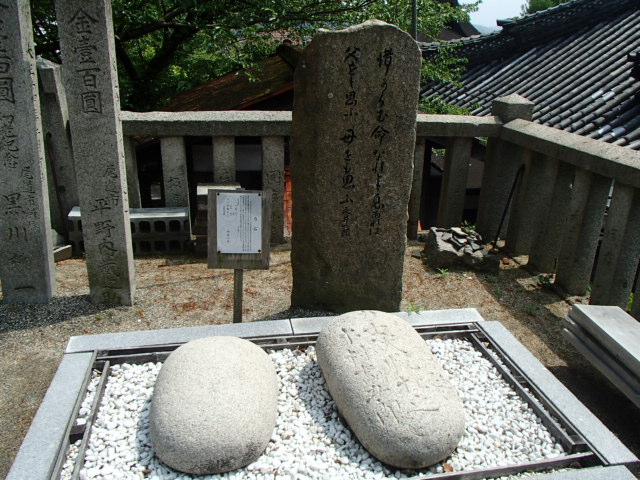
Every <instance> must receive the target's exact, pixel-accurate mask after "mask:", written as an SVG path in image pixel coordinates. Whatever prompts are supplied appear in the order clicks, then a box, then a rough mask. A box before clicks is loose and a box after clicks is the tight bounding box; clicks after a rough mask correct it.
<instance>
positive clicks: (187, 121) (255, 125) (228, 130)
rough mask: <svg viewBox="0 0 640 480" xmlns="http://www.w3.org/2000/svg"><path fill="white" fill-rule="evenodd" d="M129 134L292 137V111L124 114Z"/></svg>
mask: <svg viewBox="0 0 640 480" xmlns="http://www.w3.org/2000/svg"><path fill="white" fill-rule="evenodd" d="M121 118H122V128H123V129H124V134H125V135H132V136H135V135H151V136H154V137H162V136H170V135H182V136H185V135H201V136H209V135H217V136H234V137H239V136H250V137H263V136H271V135H274V136H288V135H291V112H274V111H266V112H264V111H228V112H146V113H138V112H122V113H121Z"/></svg>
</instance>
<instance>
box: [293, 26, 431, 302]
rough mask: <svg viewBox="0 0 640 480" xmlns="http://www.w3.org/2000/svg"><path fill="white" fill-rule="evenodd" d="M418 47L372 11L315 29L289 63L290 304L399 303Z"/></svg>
mask: <svg viewBox="0 0 640 480" xmlns="http://www.w3.org/2000/svg"><path fill="white" fill-rule="evenodd" d="M419 78H420V51H419V49H418V47H417V45H416V43H415V41H414V40H413V39H412V38H411V37H410V36H409V35H408V34H407V33H405V32H402V31H401V30H399V29H398V28H396V27H395V26H393V25H389V24H387V23H384V22H381V21H378V20H371V21H368V22H365V23H363V24H361V25H357V26H354V27H351V28H348V29H346V30H342V31H336V32H333V31H320V33H319V34H318V35H317V36H316V38H314V40H313V41H312V42H311V44H310V45H309V46H308V47H307V48H306V49H305V50H304V52H303V54H302V58H301V61H300V63H299V67H298V68H297V69H296V78H295V91H296V98H295V103H294V108H293V127H292V162H291V175H292V181H293V236H292V254H291V256H292V268H293V292H292V304H293V305H294V306H303V307H310V308H324V309H329V310H333V311H337V312H345V311H350V310H358V309H364V308H370V309H377V310H386V311H397V310H399V308H400V300H401V295H402V270H403V262H404V253H405V247H406V230H407V218H408V213H407V208H408V201H409V191H410V188H411V181H412V171H413V152H414V148H415V136H416V130H415V123H416V111H417V102H418V91H419Z"/></svg>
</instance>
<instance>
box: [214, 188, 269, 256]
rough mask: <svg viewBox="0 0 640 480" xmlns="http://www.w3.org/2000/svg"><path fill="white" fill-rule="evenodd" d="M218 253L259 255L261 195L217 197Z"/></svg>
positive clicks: (223, 195) (221, 193)
mask: <svg viewBox="0 0 640 480" xmlns="http://www.w3.org/2000/svg"><path fill="white" fill-rule="evenodd" d="M216 196H217V199H216V210H217V212H216V213H217V219H218V225H217V231H216V234H217V241H218V252H219V253H260V252H261V251H262V193H248V192H239V193H223V192H217V193H216Z"/></svg>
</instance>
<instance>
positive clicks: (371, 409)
mask: <svg viewBox="0 0 640 480" xmlns="http://www.w3.org/2000/svg"><path fill="white" fill-rule="evenodd" d="M316 355H317V358H318V365H320V368H321V370H322V374H323V375H324V378H325V380H326V382H327V387H328V388H329V392H330V393H331V396H332V397H333V400H334V401H335V402H336V405H337V407H338V410H339V411H340V413H341V414H342V415H343V416H344V418H345V420H346V421H347V423H348V424H349V427H350V428H351V430H352V431H353V433H355V435H356V436H357V437H358V440H360V442H361V443H362V445H363V446H364V447H365V448H366V449H367V450H368V451H369V453H371V454H372V455H373V456H375V457H376V458H378V459H379V460H381V461H383V462H385V463H388V464H390V465H393V466H396V467H399V468H414V469H416V468H423V467H427V466H429V465H433V464H434V463H437V462H438V461H440V460H443V459H444V458H446V457H447V456H448V455H449V454H450V453H451V452H452V451H453V450H454V449H455V448H456V446H457V445H458V443H459V442H460V439H461V438H462V435H463V434H464V410H463V406H462V402H461V401H460V399H459V397H458V394H457V392H456V391H455V390H454V388H453V386H452V385H451V383H450V382H449V379H448V378H447V374H446V373H445V371H444V370H443V368H442V366H441V365H440V364H439V363H438V360H436V358H435V357H434V356H433V354H432V353H431V351H430V350H429V347H428V346H427V345H426V343H425V342H424V340H423V339H422V338H421V337H420V335H418V333H417V332H416V331H415V330H414V329H413V328H412V327H411V325H410V324H409V323H407V322H406V321H404V320H402V319H400V318H398V317H396V316H395V315H391V314H389V313H383V312H375V311H360V312H351V313H347V314H344V315H341V316H339V317H336V318H334V319H333V320H331V321H330V322H329V323H328V324H327V325H326V326H325V327H324V328H323V329H322V331H321V332H320V335H319V336H318V341H317V343H316Z"/></svg>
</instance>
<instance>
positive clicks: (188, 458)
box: [150, 337, 278, 475]
mask: <svg viewBox="0 0 640 480" xmlns="http://www.w3.org/2000/svg"><path fill="white" fill-rule="evenodd" d="M277 404H278V379H277V376H276V371H275V367H274V366H273V363H272V362H271V359H270V358H269V356H268V355H267V354H266V353H265V352H264V351H263V350H262V349H261V348H260V347H258V346H256V345H255V344H253V343H251V342H249V341H247V340H243V339H240V338H236V337H209V338H203V339H199V340H194V341H192V342H189V343H186V344H185V345H183V346H181V347H180V348H178V349H177V350H176V351H175V352H173V353H172V354H171V355H170V356H169V357H168V358H167V360H166V361H165V363H164V365H163V366H162V370H161V371H160V374H159V375H158V380H157V381H156V385H155V388H154V392H153V403H152V405H151V418H150V422H151V425H150V429H151V432H150V434H151V442H152V445H153V447H154V449H155V452H156V454H157V455H158V457H159V458H160V459H161V460H162V461H163V462H164V463H166V464H167V465H169V466H170V467H172V468H174V469H176V470H180V471H182V472H187V473H192V474H197V475H205V474H213V473H222V472H228V471H231V470H235V469H237V468H241V467H243V466H245V465H248V464H249V463H251V462H253V461H254V460H255V459H256V458H258V457H259V456H260V455H261V454H262V452H263V451H264V449H265V448H266V446H267V444H268V443H269V439H270V438H271V434H272V433H273V429H274V427H275V424H276V416H277V413H278V411H277V406H278V405H277Z"/></svg>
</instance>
